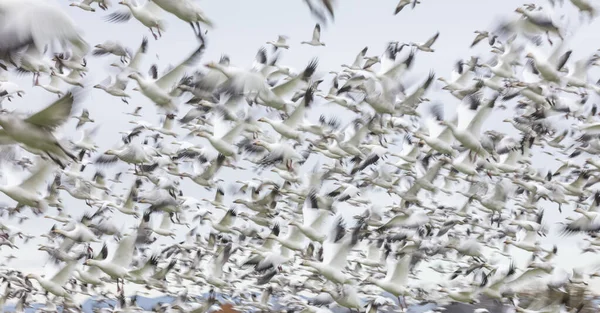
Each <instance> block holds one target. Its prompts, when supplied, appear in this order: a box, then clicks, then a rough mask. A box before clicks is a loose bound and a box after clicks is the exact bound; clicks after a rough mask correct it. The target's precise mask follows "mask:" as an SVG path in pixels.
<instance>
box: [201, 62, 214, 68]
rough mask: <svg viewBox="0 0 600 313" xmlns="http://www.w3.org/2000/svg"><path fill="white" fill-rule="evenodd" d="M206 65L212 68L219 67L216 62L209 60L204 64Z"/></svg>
mask: <svg viewBox="0 0 600 313" xmlns="http://www.w3.org/2000/svg"><path fill="white" fill-rule="evenodd" d="M204 66H206V67H208V68H212V69H216V68H217V64H216V63H215V62H208V63H206V64H204Z"/></svg>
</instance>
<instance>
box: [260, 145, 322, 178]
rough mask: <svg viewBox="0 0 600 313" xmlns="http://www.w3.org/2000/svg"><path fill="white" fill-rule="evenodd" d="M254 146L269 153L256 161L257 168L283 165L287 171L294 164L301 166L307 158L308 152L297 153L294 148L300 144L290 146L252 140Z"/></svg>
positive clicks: (291, 168)
mask: <svg viewBox="0 0 600 313" xmlns="http://www.w3.org/2000/svg"><path fill="white" fill-rule="evenodd" d="M253 144H254V145H257V146H261V147H264V148H266V149H267V150H268V151H269V153H268V154H267V155H266V156H264V157H263V158H262V159H260V160H258V162H257V163H258V166H259V168H266V167H270V166H273V165H278V164H285V167H286V169H287V170H288V171H291V170H293V168H294V166H295V165H296V164H302V163H304V161H306V159H307V158H308V156H309V154H310V150H305V151H303V152H298V151H297V150H296V149H295V147H297V146H299V145H300V144H298V143H296V144H295V145H290V144H288V143H285V142H280V143H268V142H266V141H264V140H259V139H257V140H254V142H253Z"/></svg>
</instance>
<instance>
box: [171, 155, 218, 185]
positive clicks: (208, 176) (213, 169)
mask: <svg viewBox="0 0 600 313" xmlns="http://www.w3.org/2000/svg"><path fill="white" fill-rule="evenodd" d="M224 162H225V156H224V155H222V154H219V156H218V157H217V159H216V160H214V161H213V162H212V163H211V164H210V165H209V166H208V167H206V168H205V169H204V171H203V172H201V173H197V174H190V173H181V174H180V176H181V177H188V178H190V179H191V180H192V181H193V182H194V183H196V184H198V185H200V186H204V187H206V188H211V187H214V186H215V184H216V181H218V180H215V178H214V176H215V175H216V174H217V172H218V171H219V169H220V168H221V166H223V163H224Z"/></svg>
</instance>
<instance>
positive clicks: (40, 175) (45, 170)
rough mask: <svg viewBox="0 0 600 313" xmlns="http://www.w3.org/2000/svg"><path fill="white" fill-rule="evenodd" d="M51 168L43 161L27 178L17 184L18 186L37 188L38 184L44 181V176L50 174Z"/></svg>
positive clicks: (32, 189) (27, 188) (30, 188)
mask: <svg viewBox="0 0 600 313" xmlns="http://www.w3.org/2000/svg"><path fill="white" fill-rule="evenodd" d="M51 169H52V167H51V166H50V165H49V164H48V163H46V162H43V164H41V165H40V167H39V169H38V170H37V171H36V172H35V173H33V174H31V176H29V177H28V178H27V179H25V180H24V181H23V182H22V183H21V184H20V185H19V187H21V188H23V189H25V190H30V191H34V190H39V189H40V185H42V184H43V183H44V181H45V180H46V177H47V176H48V175H49V174H50V170H51Z"/></svg>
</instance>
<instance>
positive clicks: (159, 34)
mask: <svg viewBox="0 0 600 313" xmlns="http://www.w3.org/2000/svg"><path fill="white" fill-rule="evenodd" d="M156 30H157V31H158V36H159V37H162V34H161V33H160V27H158V26H156Z"/></svg>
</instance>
